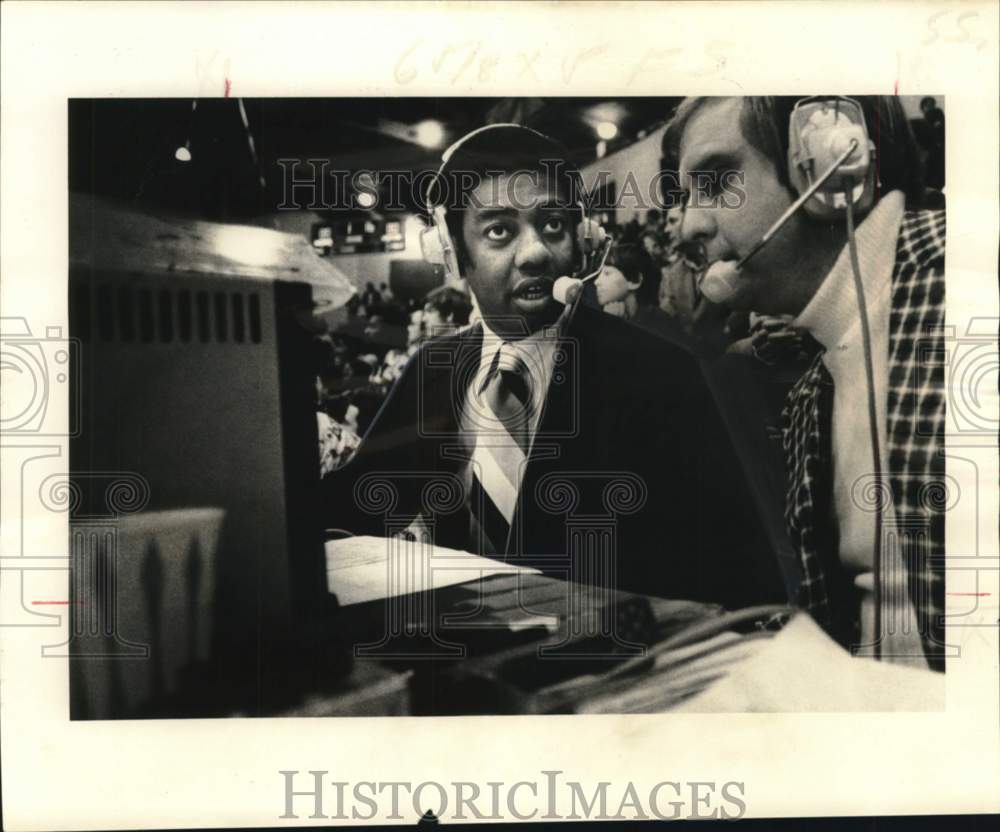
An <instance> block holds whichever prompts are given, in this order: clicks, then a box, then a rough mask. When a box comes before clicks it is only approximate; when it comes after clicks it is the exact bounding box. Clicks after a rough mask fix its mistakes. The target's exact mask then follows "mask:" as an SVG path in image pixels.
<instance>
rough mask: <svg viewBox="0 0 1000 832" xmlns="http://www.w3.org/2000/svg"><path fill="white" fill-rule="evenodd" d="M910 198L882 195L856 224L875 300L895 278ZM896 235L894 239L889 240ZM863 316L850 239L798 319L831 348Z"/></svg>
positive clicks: (867, 291)
mask: <svg viewBox="0 0 1000 832" xmlns="http://www.w3.org/2000/svg"><path fill="white" fill-rule="evenodd" d="M904 203H905V198H904V196H903V192H902V191H891V192H889V193H888V194H886V195H885V196H884V197H882V199H880V200H879V202H878V204H877V205H876V206H875V207H874V208H873V209H872V211H871V213H870V214H868V216H867V217H866V218H865V220H864V222H862V223H861V225H859V226H858V227H857V229H856V230H855V234H854V238H855V241H856V243H857V249H858V265H859V266H860V268H861V275H862V278H863V279H864V286H865V294H866V295H867V296H868V297H866V300H867V301H868V302H869V303H871V304H872V305H873V306H874V304H875V301H876V299H877V298H879V297H881V296H882V294H883V293H884V292H887V291H888V290H889V288H890V286H891V283H892V270H893V266H894V264H895V261H896V245H895V241H896V238H897V237H898V236H899V225H900V223H901V222H902V220H903V210H904V207H905V206H904ZM887 240H891V241H892V245H886V241H887ZM857 322H858V300H857V296H856V294H855V290H854V276H853V274H852V269H851V254H850V248H849V246H848V245H847V244H845V245H844V248H843V249H842V250H841V252H840V255H839V256H838V257H837V261H836V262H835V263H834V264H833V268H832V269H830V272H829V273H828V274H827V276H826V278H824V280H823V282H822V284H820V287H819V289H817V290H816V294H815V295H813V297H812V300H810V301H809V303H808V304H807V305H806V308H805V309H803V310H802V312H801V313H800V314H799V316H798V318H796V319H795V321H794V324H793V325H794V326H796V327H800V328H802V329H806V330H808V331H809V333H810V334H811V335H812V336H813V337H814V338H815V339H816V340H817V341H819V343H820V344H822V345H823V346H824V347H825V348H826V349H828V350H831V349H834V348H835V347H836V346H837V345H838V344H840V343H841V342H842V341H843V340H844V338H845V336H847V335H848V333H849V332H850V330H851V328H852V326H853V325H854V324H856V323H857Z"/></svg>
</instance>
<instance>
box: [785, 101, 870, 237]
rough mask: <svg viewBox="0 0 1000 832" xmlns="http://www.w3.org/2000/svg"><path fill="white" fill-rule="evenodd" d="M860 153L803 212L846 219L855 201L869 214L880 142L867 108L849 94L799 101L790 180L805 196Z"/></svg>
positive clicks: (792, 124)
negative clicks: (874, 139) (870, 127)
mask: <svg viewBox="0 0 1000 832" xmlns="http://www.w3.org/2000/svg"><path fill="white" fill-rule="evenodd" d="M851 142H855V143H856V145H855V148H854V150H853V151H852V152H851V153H850V155H848V157H847V158H846V159H845V160H844V161H843V163H842V164H841V165H840V166H839V167H838V168H837V170H836V172H835V173H834V174H833V175H832V176H830V177H829V179H827V181H826V182H825V183H824V184H823V185H822V187H820V189H819V190H817V191H816V193H815V194H814V195H813V196H812V197H811V198H810V199H809V200H807V201H806V202H805V204H804V205H803V206H802V210H803V211H804V212H805V213H807V214H808V215H810V216H812V217H815V218H817V219H822V220H833V219H837V218H839V217H842V216H843V215H844V212H845V209H846V207H847V204H846V200H847V199H848V198H850V200H851V202H852V204H853V205H854V207H855V210H856V211H858V212H859V213H864V212H866V211H868V209H870V208H871V206H872V202H873V201H874V196H875V188H874V175H875V166H874V165H873V164H872V155H873V154H874V151H875V144H874V142H872V140H871V139H870V138H869V136H868V128H867V126H866V124H865V114H864V111H863V110H862V108H861V104H860V103H858V102H857V101H856V100H855V99H853V98H847V97H846V96H812V97H810V98H803V99H801V100H800V101H798V102H796V104H795V107H794V109H793V110H792V113H791V116H790V117H789V120H788V178H789V181H790V182H791V184H792V187H793V188H794V189H795V190H796V191H797V192H798V193H799V194H803V193H805V192H806V191H807V190H808V189H809V187H810V186H811V185H812V184H813V182H814V181H815V180H816V179H817V178H818V177H820V176H821V175H822V174H823V173H824V172H825V171H826V170H828V169H829V168H830V167H831V166H832V165H833V164H835V162H836V161H837V160H838V159H839V158H840V157H841V156H842V155H843V154H845V153H847V151H848V149H849V147H850V145H851Z"/></svg>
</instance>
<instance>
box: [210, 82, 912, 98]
mask: <svg viewBox="0 0 1000 832" xmlns="http://www.w3.org/2000/svg"><path fill="white" fill-rule="evenodd" d="M226 83H227V84H228V83H229V82H228V81H227V82H226ZM892 94H893V95H899V79H898V78H897V79H896V83H895V84H893V85H892Z"/></svg>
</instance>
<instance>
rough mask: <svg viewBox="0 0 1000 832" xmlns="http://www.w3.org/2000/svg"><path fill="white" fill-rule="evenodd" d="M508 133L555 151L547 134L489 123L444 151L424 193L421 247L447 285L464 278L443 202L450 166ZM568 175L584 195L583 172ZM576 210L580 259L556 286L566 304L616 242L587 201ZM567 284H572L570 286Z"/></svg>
mask: <svg viewBox="0 0 1000 832" xmlns="http://www.w3.org/2000/svg"><path fill="white" fill-rule="evenodd" d="M505 130H506V131H512V130H513V131H518V133H520V134H521V135H522V136H526V137H530V138H531V139H532V140H533V141H536V142H538V143H540V144H541V143H544V144H550V145H553V149H555V143H554V141H553V139H551V138H549V137H548V136H546V135H545V134H544V133H540V132H538V131H537V130H533V129H532V128H530V127H525V126H524V125H522V124H510V123H502V124H489V125H487V126H485V127H480V128H478V129H476V130H473V131H472V132H471V133H467V134H466V135H465V136H463V137H462V138H461V139H459V140H458V141H457V142H455V143H454V144H452V145H451V146H450V147H449V148H448V149H447V150H445V151H444V153H443V154H442V156H441V165H440V167H439V168H438V169H437V172H436V173H435V174H434V176H433V177H432V178H431V181H430V183H429V185H428V187H427V191H426V194H425V199H426V202H425V207H426V211H427V217H428V220H429V223H428V225H427V227H426V228H425V229H423V230H422V231H421V233H420V248H421V253H422V254H423V257H424V260H425V261H426V262H428V263H431V264H432V265H437V266H442V267H443V268H444V273H445V281H446V282H448V283H458V282H460V281H461V280H462V278H463V276H462V273H461V267H460V266H459V262H458V252H457V249H456V246H455V241H454V240H453V239H452V237H451V232H450V231H449V230H448V222H447V215H448V209H447V207H446V206H445V205H444V204H442V199H441V194H442V191H443V190H444V189H445V188H446V187H447V177H448V176H449V174H450V173H451V172H452V170H453V168H454V167H455V166H454V165H452V164H451V163H452V160H453V159H455V158H456V156H457V155H458V154H459V151H461V150H468V149H469V148H470V146H474V145H475V143H476V142H477V141H481V140H483V139H484V138H485V139H496V138H498V137H500V134H501V131H505ZM560 155H563V154H560ZM459 158H460V157H459ZM456 164H457V163H456ZM566 172H567V173H568V174H569V175H570V176H572V177H573V179H574V181H575V183H576V185H577V188H578V192H579V193H581V194H582V193H583V177H582V175H581V173H580V171H579V170H578V169H577V168H576V167H575V166H572V165H570V166H569V168H568V169H567V171H566ZM576 207H577V209H578V210H579V212H580V216H581V218H582V219H581V221H580V223H579V224H578V226H577V230H576V234H577V251H578V260H577V262H576V263H575V264H574V273H573V275H572V276H569V275H565V276H560V277H559V278H558V279H557V280H556V281H555V284H556V285H555V286H554V287H553V295H554V297H555V298H556V300H558V301H559V302H561V303H564V304H566V303H571V302H572V301H573V300H574V299H575V298H577V297H579V296H580V295H582V292H578V293H577V294H576V295H574V297H573V298H569V297H568V294H571V293H568V292H567V288H568V287H569V286H571V285H573V284H577V283H581V282H583V281H587V280H592V279H593V278H595V277H597V275H598V274H599V273H600V270H601V268H603V266H604V262H605V260H606V259H607V256H608V253H609V252H610V250H611V245H612V242H613V240H612V238H611V236H610V235H609V234H608V233H607V232H606V231H605V229H604V228H603V227H602V226H601V225H600V223H598V222H597V221H596V220H594V219H592V218H591V217H590V215H589V213H588V210H587V205H586V204H585V201H584V200H582V199H581V200H577V201H576ZM567 281H569V282H568V283H567Z"/></svg>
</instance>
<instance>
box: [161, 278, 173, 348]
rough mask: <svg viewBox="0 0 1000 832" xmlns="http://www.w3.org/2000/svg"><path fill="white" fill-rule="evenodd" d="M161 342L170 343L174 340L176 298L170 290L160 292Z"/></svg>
mask: <svg viewBox="0 0 1000 832" xmlns="http://www.w3.org/2000/svg"><path fill="white" fill-rule="evenodd" d="M158 311H159V313H160V340H161V341H163V343H165V344H166V343H169V342H170V341H173V340H174V296H173V294H171V292H170V290H169V289H161V290H160V301H159V310H158Z"/></svg>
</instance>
